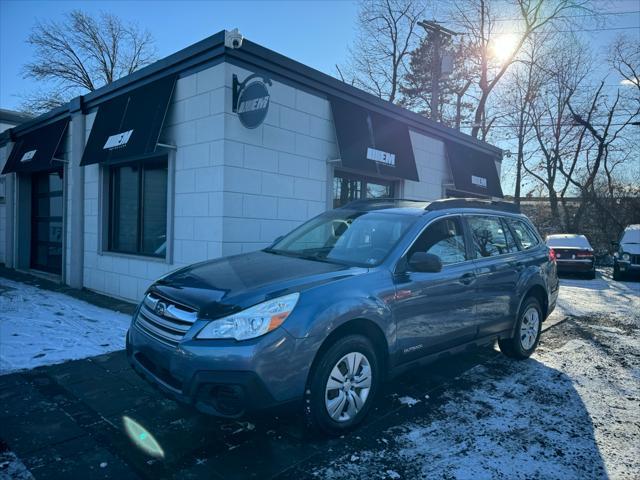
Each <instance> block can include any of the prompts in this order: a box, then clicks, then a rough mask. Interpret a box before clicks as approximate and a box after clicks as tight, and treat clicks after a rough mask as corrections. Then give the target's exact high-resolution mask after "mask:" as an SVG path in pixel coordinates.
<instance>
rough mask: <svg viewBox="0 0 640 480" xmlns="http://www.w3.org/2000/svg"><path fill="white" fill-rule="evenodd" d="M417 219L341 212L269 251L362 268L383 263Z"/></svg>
mask: <svg viewBox="0 0 640 480" xmlns="http://www.w3.org/2000/svg"><path fill="white" fill-rule="evenodd" d="M417 218H418V217H415V216H409V215H397V214H392V213H383V212H375V211H374V212H356V211H353V210H344V209H338V210H333V211H330V212H327V213H325V214H323V215H320V216H319V217H316V218H314V219H312V220H309V221H308V222H307V223H305V224H303V225H302V226H300V227H298V228H297V229H296V230H294V231H293V232H291V233H289V234H288V235H286V236H285V237H284V238H282V239H281V240H279V241H278V242H276V243H275V244H274V245H273V246H272V247H271V248H268V249H267V251H268V252H272V253H279V254H283V255H292V256H299V257H303V258H309V259H312V260H324V261H334V262H337V263H346V264H353V265H360V266H367V267H370V266H375V265H378V264H380V263H381V262H382V261H383V260H384V259H385V258H386V256H387V255H388V254H389V252H391V250H392V249H393V247H394V246H395V245H396V243H397V242H398V240H400V237H402V235H403V234H404V233H405V232H406V231H407V229H408V228H409V227H410V226H411V225H412V224H413V223H414V222H415V221H416V220H417Z"/></svg>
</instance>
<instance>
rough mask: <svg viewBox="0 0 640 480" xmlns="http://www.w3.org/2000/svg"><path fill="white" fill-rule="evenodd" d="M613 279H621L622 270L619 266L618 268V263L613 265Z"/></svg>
mask: <svg viewBox="0 0 640 480" xmlns="http://www.w3.org/2000/svg"><path fill="white" fill-rule="evenodd" d="M613 279H614V280H622V272H621V271H620V268H618V265H614V266H613Z"/></svg>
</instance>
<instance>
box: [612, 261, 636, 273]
mask: <svg viewBox="0 0 640 480" xmlns="http://www.w3.org/2000/svg"><path fill="white" fill-rule="evenodd" d="M615 265H616V266H617V267H618V270H620V272H622V273H627V272H628V273H638V272H640V264H638V263H631V262H630V261H628V260H616V262H615Z"/></svg>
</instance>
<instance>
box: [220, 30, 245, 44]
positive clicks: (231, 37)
mask: <svg viewBox="0 0 640 480" xmlns="http://www.w3.org/2000/svg"><path fill="white" fill-rule="evenodd" d="M224 46H225V47H227V48H240V47H241V46H242V34H241V33H240V32H239V31H238V29H237V28H234V29H233V30H231V31H229V30H226V31H225V32H224Z"/></svg>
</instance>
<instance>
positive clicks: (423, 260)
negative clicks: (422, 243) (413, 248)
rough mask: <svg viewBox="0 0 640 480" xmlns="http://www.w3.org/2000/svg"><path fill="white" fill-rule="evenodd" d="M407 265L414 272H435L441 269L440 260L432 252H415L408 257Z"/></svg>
mask: <svg viewBox="0 0 640 480" xmlns="http://www.w3.org/2000/svg"><path fill="white" fill-rule="evenodd" d="M409 267H410V268H411V269H412V270H414V271H416V272H425V273H437V272H439V271H440V270H442V262H441V261H440V257H438V256H437V255H434V254H432V253H425V252H416V253H414V254H413V255H411V258H410V259H409Z"/></svg>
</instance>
